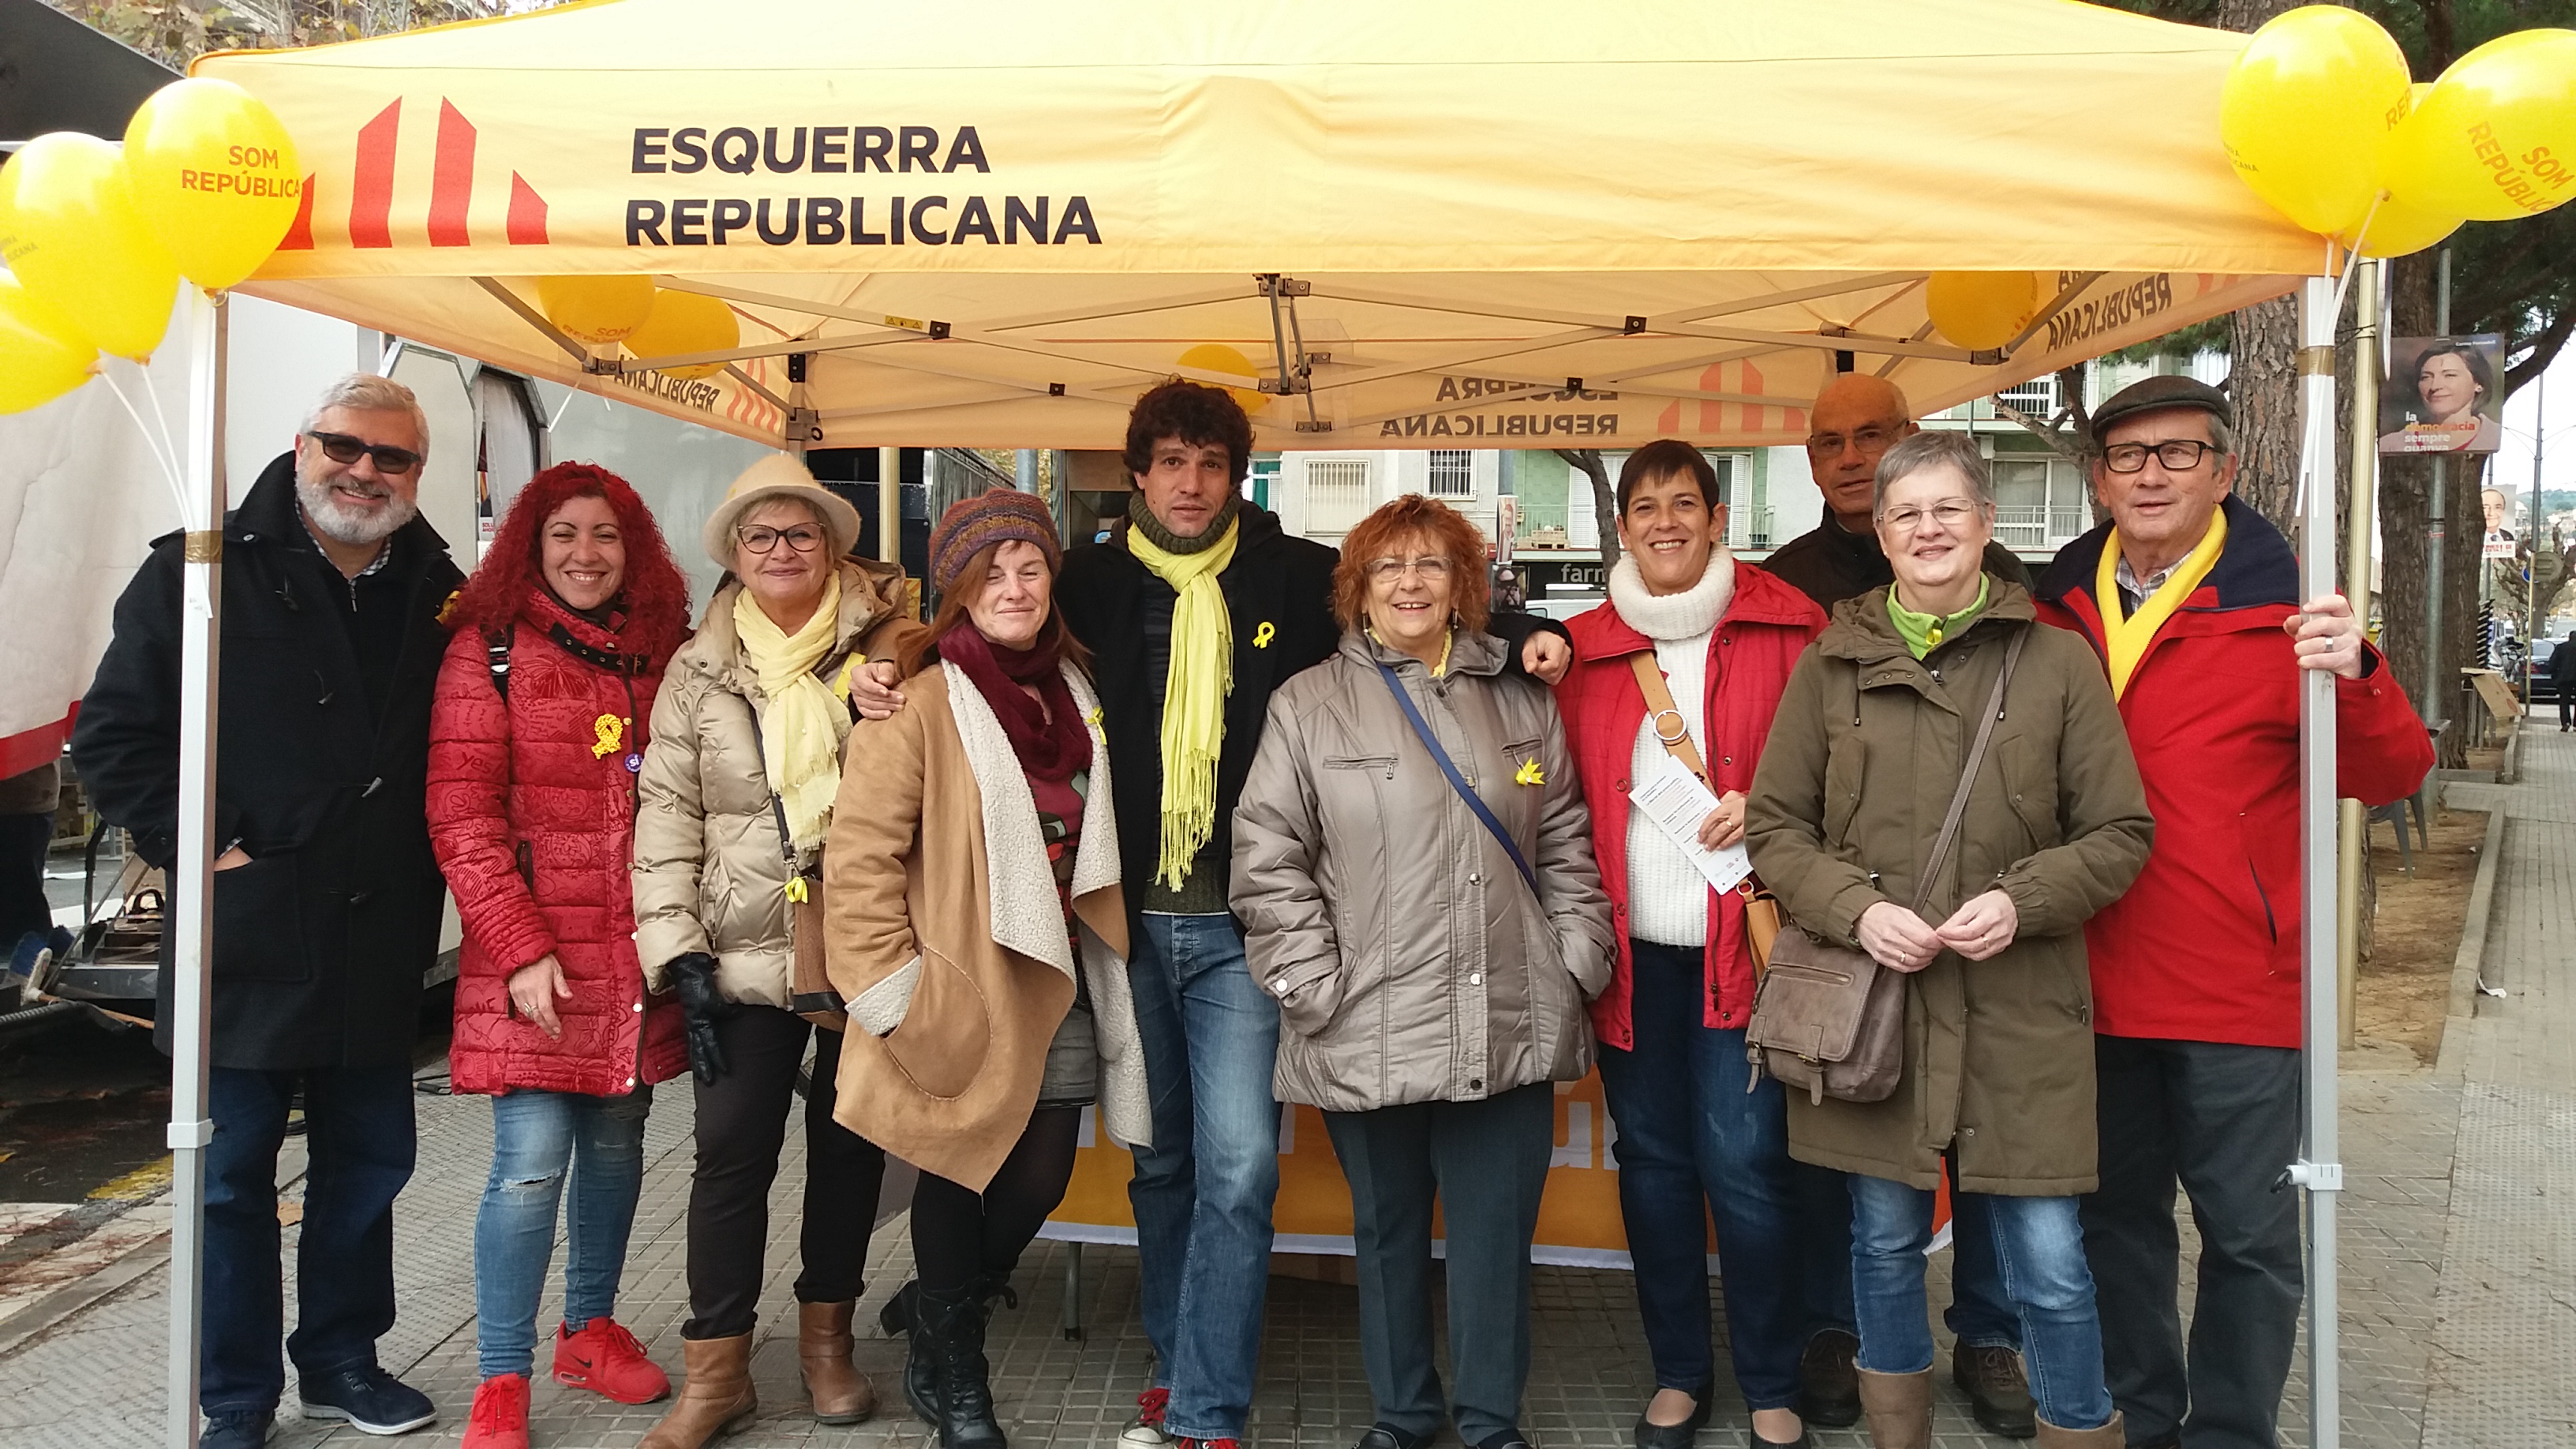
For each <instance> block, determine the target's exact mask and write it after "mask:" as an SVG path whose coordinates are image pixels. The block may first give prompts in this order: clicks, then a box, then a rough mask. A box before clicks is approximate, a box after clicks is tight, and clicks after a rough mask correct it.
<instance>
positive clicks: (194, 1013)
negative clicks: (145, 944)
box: [167, 289, 229, 1449]
mask: <svg viewBox="0 0 2576 1449" xmlns="http://www.w3.org/2000/svg"><path fill="white" fill-rule="evenodd" d="M228 311H229V309H228V308H226V307H225V305H224V299H223V298H221V297H219V296H209V295H207V294H206V293H204V292H200V291H195V290H194V289H191V294H190V301H189V305H188V359H189V370H188V478H187V493H186V497H187V499H188V505H187V515H186V517H185V518H184V520H183V524H184V526H185V527H186V529H187V543H186V548H185V557H186V563H185V564H184V565H182V567H181V573H182V575H183V576H184V579H185V595H184V599H183V602H182V603H181V605H180V613H179V633H180V640H181V645H180V649H181V652H180V664H179V839H178V842H177V843H178V860H177V863H176V864H175V866H174V867H173V870H172V878H171V885H172V886H173V887H174V889H173V890H172V891H171V893H170V897H171V901H172V903H173V904H174V905H175V906H176V907H177V910H176V911H175V912H174V913H173V915H172V917H171V919H170V920H169V923H168V929H169V930H170V931H171V932H172V936H171V943H172V948H173V949H172V952H171V960H170V970H171V972H172V982H171V1008H170V1009H171V1019H170V1132H169V1143H170V1158H171V1161H170V1177H171V1187H172V1191H173V1193H174V1194H175V1196H176V1199H177V1200H176V1202H175V1203H174V1204H173V1205H172V1208H171V1213H170V1427H169V1436H168V1440H167V1442H168V1443H169V1445H170V1449H196V1443H197V1364H198V1341H199V1339H200V1338H201V1336H202V1335H203V1332H204V1327H205V1323H204V1320H205V1313H204V1282H205V1272H204V1270H205V1213H206V1161H205V1154H206V1146H207V1144H208V1143H211V1142H212V1141H214V1138H215V1124H214V1123H213V1121H212V1120H210V1119H209V1117H208V1115H207V1101H206V1084H207V1071H206V1069H207V1061H206V1057H207V1044H208V1039H209V1031H208V1014H207V1003H206V991H207V985H208V965H209V963H210V962H211V960H212V959H213V958H212V951H211V948H212V944H213V938H214V920H215V915H214V876H215V851H216V848H217V847H216V842H215V809H214V806H215V679H216V672H217V665H218V655H219V653H220V649H219V643H220V635H219V631H220V628H221V625H222V622H223V569H224V564H223V537H224V532H223V529H224V504H225V496H224V338H225V333H226V331H227V328H226V326H225V322H226V316H227V313H228Z"/></svg>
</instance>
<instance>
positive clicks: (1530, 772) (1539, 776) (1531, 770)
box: [1512, 757, 1547, 785]
mask: <svg viewBox="0 0 2576 1449" xmlns="http://www.w3.org/2000/svg"><path fill="white" fill-rule="evenodd" d="M1512 779H1513V780H1515V781H1517V782H1518V783H1520V784H1523V785H1544V784H1546V783H1547V772H1546V771H1545V770H1542V769H1540V768H1539V767H1538V760H1537V759H1536V758H1535V757H1533V758H1531V759H1527V760H1523V761H1521V768H1520V773H1518V774H1516V775H1514V776H1512Z"/></svg>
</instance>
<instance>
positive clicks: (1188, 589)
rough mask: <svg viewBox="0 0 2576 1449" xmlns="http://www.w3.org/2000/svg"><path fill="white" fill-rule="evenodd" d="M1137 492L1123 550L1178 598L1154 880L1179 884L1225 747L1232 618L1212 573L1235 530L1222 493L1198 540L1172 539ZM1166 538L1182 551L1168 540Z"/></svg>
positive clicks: (1230, 556)
mask: <svg viewBox="0 0 2576 1449" xmlns="http://www.w3.org/2000/svg"><path fill="white" fill-rule="evenodd" d="M1143 501H1144V500H1143V495H1141V494H1140V495H1138V496H1137V498H1136V499H1135V501H1134V506H1132V507H1130V509H1129V510H1128V517H1129V520H1130V522H1131V523H1132V524H1134V525H1135V526H1132V527H1130V528H1129V529H1128V530H1127V551H1128V552H1129V553H1130V554H1133V555H1134V556H1135V559H1136V561H1137V562H1138V563H1141V564H1143V565H1144V566H1145V567H1146V568H1147V569H1148V570H1150V571H1151V572H1152V573H1153V575H1154V577H1156V578H1158V579H1161V580H1162V581H1163V582H1164V583H1166V584H1169V585H1171V588H1172V592H1173V593H1175V594H1178V595H1179V596H1180V597H1179V599H1178V600H1176V601H1175V602H1174V603H1173V605H1172V662H1171V667H1170V669H1169V670H1168V671H1167V672H1166V673H1165V674H1164V676H1163V741H1162V743H1163V834H1162V841H1161V849H1160V852H1159V853H1158V854H1157V855H1156V857H1155V861H1154V879H1155V880H1157V881H1160V882H1162V883H1163V885H1164V886H1165V887H1167V888H1169V889H1171V890H1179V889H1180V888H1181V885H1182V883H1183V882H1184V881H1186V880H1188V879H1189V874H1190V862H1191V861H1192V860H1194V859H1196V858H1197V856H1198V853H1199V848H1200V847H1201V846H1203V845H1206V844H1207V843H1208V837H1209V836H1210V835H1212V834H1214V833H1215V831H1216V766H1217V756H1218V754H1219V753H1220V752H1221V751H1222V750H1223V749H1224V748H1225V700H1226V696H1227V695H1229V694H1231V693H1233V692H1234V621H1233V619H1232V618H1231V617H1230V616H1229V615H1228V614H1227V613H1226V608H1225V590H1224V589H1223V588H1222V587H1221V586H1220V585H1219V584H1218V583H1217V575H1219V574H1221V573H1223V572H1225V569H1226V565H1228V564H1231V563H1233V562H1234V545H1235V540H1236V539H1237V538H1238V537H1239V536H1240V534H1241V532H1242V530H1241V528H1240V526H1239V520H1238V519H1237V518H1236V516H1235V509H1234V507H1233V504H1232V502H1231V500H1229V502H1228V504H1227V507H1226V510H1225V512H1224V513H1222V514H1220V515H1219V516H1218V519H1217V522H1216V524H1215V525H1214V526H1212V527H1211V528H1209V530H1208V532H1207V534H1205V535H1203V537H1204V538H1205V539H1206V542H1205V544H1204V545H1203V546H1199V547H1195V548H1189V545H1196V544H1199V543H1200V540H1199V539H1188V540H1176V539H1172V538H1171V535H1170V534H1169V533H1167V532H1165V531H1164V530H1163V529H1162V528H1161V527H1159V526H1154V527H1147V526H1145V525H1144V524H1143V523H1141V522H1138V521H1137V520H1138V517H1139V515H1142V516H1143V518H1145V519H1151V517H1152V515H1151V514H1150V513H1146V512H1145V510H1144V508H1143ZM1166 540H1168V541H1170V542H1174V543H1180V544H1182V545H1183V546H1184V547H1185V548H1188V550H1189V551H1187V552H1181V551H1176V550H1175V549H1173V548H1171V547H1168V546H1167V545H1166Z"/></svg>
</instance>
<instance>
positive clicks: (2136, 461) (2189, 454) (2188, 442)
mask: <svg viewBox="0 0 2576 1449" xmlns="http://www.w3.org/2000/svg"><path fill="white" fill-rule="evenodd" d="M2217 451H2218V445H2217V444H2216V443H2204V442H2202V441H2200V440H2199V439H2198V438H2175V439H2173V440H2171V441H2170V442H2163V443H2113V444H2112V445H2111V446H2109V447H2107V448H2104V449H2103V450H2102V466H2103V467H2105V468H2108V469H2110V470H2111V471H2112V472H2114V473H2135V472H2138V471H2140V470H2142V469H2144V468H2145V467H2146V466H2147V455H2148V454H2149V453H2153V454H2155V455H2156V461H2157V462H2160V463H2162V464H2164V465H2165V468H2166V470H2167V471H2169V472H2174V473H2182V472H2187V471H2189V470H2190V469H2193V468H2197V467H2199V466H2200V460H2201V459H2203V458H2205V457H2207V456H2209V455H2210V454H2212V453H2215V452H2217Z"/></svg>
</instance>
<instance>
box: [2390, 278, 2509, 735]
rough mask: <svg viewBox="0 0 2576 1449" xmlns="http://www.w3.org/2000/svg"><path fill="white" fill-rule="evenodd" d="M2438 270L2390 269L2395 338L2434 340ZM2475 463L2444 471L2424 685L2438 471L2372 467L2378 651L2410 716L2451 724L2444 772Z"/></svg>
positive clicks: (2469, 556)
mask: <svg viewBox="0 0 2576 1449" xmlns="http://www.w3.org/2000/svg"><path fill="white" fill-rule="evenodd" d="M2439 265H2440V263H2439V262H2438V260H2437V259H2436V257H2435V254H2434V253H2432V252H2419V253H2417V254H2416V255H2414V256H2411V257H2401V258H2399V259H2398V260H2397V261H2395V262H2393V263H2391V264H2390V268H2389V271H2390V276H2391V281H2392V287H2391V292H2390V303H2391V314H2392V322H2391V326H2390V333H2391V335H2392V336H2393V337H2430V336H2432V335H2433V278H2434V273H2435V270H2436V269H2437V268H2438V266H2439ZM2481 464H2482V460H2479V459H2472V458H2455V459H2451V460H2449V464H2448V472H2449V479H2450V481H2449V485H2448V487H2446V488H2445V489H2444V490H2443V509H2442V511H2443V517H2444V521H2443V525H2442V529H2443V535H2442V595H2443V597H2442V638H2441V641H2440V645H2441V647H2440V650H2439V655H2440V657H2439V659H2438V661H2437V663H2438V667H2437V668H2436V669H2435V670H2434V671H2433V672H2432V674H2431V675H2430V677H2429V680H2428V677H2427V674H2426V660H2425V641H2424V626H2425V623H2426V620H2425V617H2424V607H2425V603H2426V600H2427V599H2428V597H2429V594H2428V590H2427V584H2428V580H2429V578H2430V569H2429V560H2430V557H2431V549H2430V547H2429V540H2428V539H2427V537H2426V532H2427V530H2428V528H2429V527H2430V521H2431V518H2432V500H2433V489H2434V484H2435V480H2436V479H2437V478H2438V477H2440V476H2441V473H2442V471H2443V464H2441V463H2439V462H2436V461H2435V460H2434V459H2432V458H2430V457H2426V456H2424V455H2421V454H2416V455H2406V454H2397V453H2391V454H2388V455H2386V456H2383V457H2382V458H2381V459H2380V460H2379V536H2380V547H2381V548H2382V550H2383V551H2384V553H2385V559H2384V561H2383V563H2382V565H2381V569H2380V597H2381V598H2383V599H2385V600H2386V601H2387V603H2386V606H2385V609H2384V614H2385V617H2386V620H2387V628H2386V630H2385V632H2384V633H2383V634H2382V635H2381V638H2380V647H2381V648H2382V649H2383V650H2384V651H2386V653H2387V655H2388V662H2389V664H2390V666H2391V667H2392V668H2393V669H2394V670H2395V671H2396V675H2397V682H2398V683H2399V684H2400V685H2402V686H2404V687H2405V690H2406V693H2407V697H2408V698H2410V699H2412V700H2414V701H2415V705H2416V709H2417V711H2418V712H2419V713H2421V714H2423V715H2424V716H2425V717H2426V718H2427V719H2447V720H2449V721H2451V728H2450V729H2448V730H2447V731H2445V732H2444V733H2443V736H2442V741H2441V759H2440V763H2441V765H2442V766H2443V767H2444V768H2446V769H2459V768H2462V767H2464V766H2465V765H2466V764H2467V763H2468V746H2467V723H2468V717H2469V712H2468V701H2467V700H2466V698H2464V697H2463V695H2462V692H2461V687H2460V686H2461V680H2460V669H2461V668H2462V666H2464V665H2466V664H2467V663H2468V662H2469V661H2470V659H2471V658H2472V657H2473V655H2474V653H2475V646H2476V640H2477V625H2478V571H2479V569H2480V568H2481V567H2482V564H2481V561H2480V559H2479V552H2480V544H2481V543H2482V542H2483V541H2484V535H2485V525H2484V519H2483V518H2482V517H2481V515H2480V513H2479V511H2478V488H2479V485H2480V483H2481V481H2482V480H2483V474H2482V472H2481ZM2428 689H2429V691H2430V694H2429V697H2428V694H2427V691H2428Z"/></svg>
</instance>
